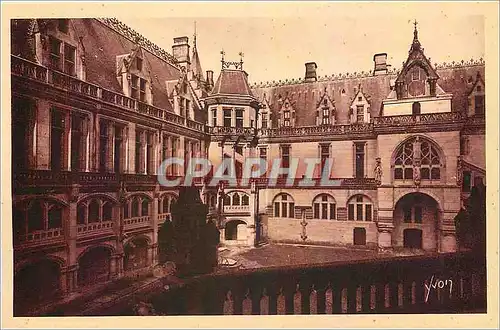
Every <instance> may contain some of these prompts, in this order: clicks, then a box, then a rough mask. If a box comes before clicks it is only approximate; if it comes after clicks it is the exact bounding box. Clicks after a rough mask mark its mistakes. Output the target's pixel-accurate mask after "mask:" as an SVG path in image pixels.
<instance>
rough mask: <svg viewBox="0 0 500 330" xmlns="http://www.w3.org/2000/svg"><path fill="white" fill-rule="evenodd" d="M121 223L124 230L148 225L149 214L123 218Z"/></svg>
mask: <svg viewBox="0 0 500 330" xmlns="http://www.w3.org/2000/svg"><path fill="white" fill-rule="evenodd" d="M123 225H124V228H125V230H127V229H134V228H138V227H145V226H149V215H144V216H141V217H134V218H128V219H124V220H123Z"/></svg>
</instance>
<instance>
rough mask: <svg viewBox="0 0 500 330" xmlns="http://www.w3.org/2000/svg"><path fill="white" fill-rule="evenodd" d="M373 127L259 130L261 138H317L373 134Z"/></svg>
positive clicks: (331, 126)
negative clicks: (328, 135) (332, 135)
mask: <svg viewBox="0 0 500 330" xmlns="http://www.w3.org/2000/svg"><path fill="white" fill-rule="evenodd" d="M372 131H373V125H372V124H370V123H367V124H352V125H319V126H302V127H280V128H264V129H261V130H259V134H258V135H259V136H261V137H282V136H315V135H316V136H317V135H325V134H335V135H342V134H363V133H371V132H372Z"/></svg>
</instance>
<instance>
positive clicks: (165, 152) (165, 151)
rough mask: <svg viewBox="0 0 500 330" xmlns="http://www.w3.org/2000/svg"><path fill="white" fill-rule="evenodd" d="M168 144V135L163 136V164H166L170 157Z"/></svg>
mask: <svg viewBox="0 0 500 330" xmlns="http://www.w3.org/2000/svg"><path fill="white" fill-rule="evenodd" d="M168 142H169V137H168V135H163V140H162V146H161V161H162V162H164V161H165V160H166V159H167V158H168V157H170V154H169V148H168Z"/></svg>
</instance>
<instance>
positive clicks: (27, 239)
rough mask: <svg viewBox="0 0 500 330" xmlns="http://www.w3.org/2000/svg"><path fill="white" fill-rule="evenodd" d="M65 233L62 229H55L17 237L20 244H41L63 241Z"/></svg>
mask: <svg viewBox="0 0 500 330" xmlns="http://www.w3.org/2000/svg"><path fill="white" fill-rule="evenodd" d="M63 235H64V233H63V229H62V228H53V229H48V230H37V231H33V232H31V233H27V234H26V235H20V236H17V237H16V241H18V242H19V243H21V244H23V243H41V242H47V241H53V240H62V239H63V238H64V237H63Z"/></svg>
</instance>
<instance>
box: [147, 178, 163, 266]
mask: <svg viewBox="0 0 500 330" xmlns="http://www.w3.org/2000/svg"><path fill="white" fill-rule="evenodd" d="M159 197H160V186H159V185H158V184H157V185H156V187H155V193H154V196H153V205H152V207H151V216H150V221H151V226H152V229H153V240H152V244H151V246H152V248H151V253H152V257H151V263H149V265H152V264H156V263H157V262H158V260H157V253H156V247H157V246H158V200H159ZM148 258H149V252H148ZM148 262H149V259H148Z"/></svg>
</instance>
